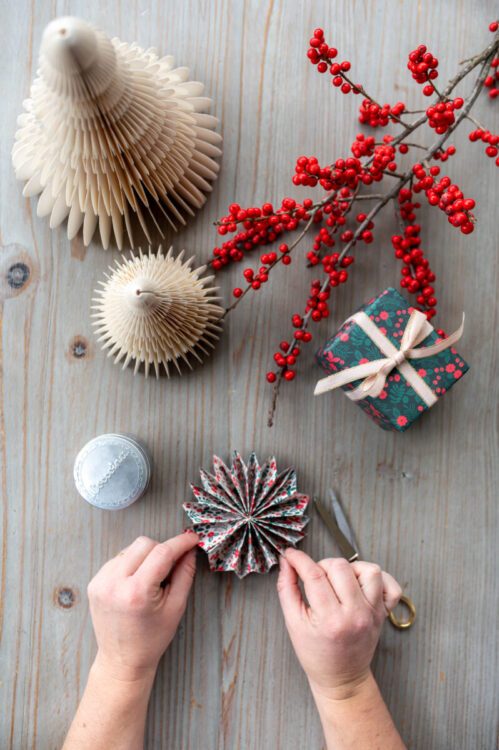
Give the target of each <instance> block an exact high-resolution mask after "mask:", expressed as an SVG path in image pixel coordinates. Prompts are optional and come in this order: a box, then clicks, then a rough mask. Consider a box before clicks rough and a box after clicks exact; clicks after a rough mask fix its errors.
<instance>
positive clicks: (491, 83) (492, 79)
mask: <svg viewBox="0 0 499 750" xmlns="http://www.w3.org/2000/svg"><path fill="white" fill-rule="evenodd" d="M491 25H492V24H491ZM490 67H491V71H490V73H489V75H488V76H487V78H486V79H485V81H484V82H483V85H484V86H486V87H487V88H488V89H490V90H489V96H490V98H491V99H495V98H496V97H497V96H498V95H499V88H498V87H497V83H496V81H497V79H499V69H498V67H499V57H494V59H493V60H492V63H491V66H490Z"/></svg>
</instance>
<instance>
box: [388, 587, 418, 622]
mask: <svg viewBox="0 0 499 750" xmlns="http://www.w3.org/2000/svg"><path fill="white" fill-rule="evenodd" d="M400 601H401V602H402V604H405V606H406V607H407V609H408V610H409V612H410V615H409V619H408V620H403V621H402V622H401V621H400V620H399V619H398V618H397V617H396V616H395V615H394V613H393V612H389V613H388V619H389V620H390V622H391V623H392V625H394V626H395V627H396V628H398V629H399V630H405V628H410V627H411V625H412V624H413V622H414V620H415V619H416V607H415V606H414V604H413V603H412V602H411V600H410V599H408V598H407V597H406V596H404V595H403V594H402V596H401V597H400Z"/></svg>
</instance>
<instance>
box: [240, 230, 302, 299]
mask: <svg viewBox="0 0 499 750" xmlns="http://www.w3.org/2000/svg"><path fill="white" fill-rule="evenodd" d="M279 252H280V253H282V257H281V262H282V264H283V265H285V266H289V264H290V263H291V256H290V255H289V248H288V246H287V245H286V244H285V243H283V244H282V245H279ZM278 257H279V256H278V255H277V253H274V252H271V253H264V254H263V255H262V256H261V257H260V263H261V264H262V266H261V268H260V269H259V271H258V273H255V272H254V271H253V269H252V268H245V269H244V271H243V276H244V278H245V279H246V281H247V282H248V284H249V285H250V286H251V287H252V288H253V289H254V290H255V291H257V290H258V289H260V287H261V285H262V284H265V282H266V281H268V280H269V273H270V270H271V268H272V267H273V266H274V265H275V264H276V263H277V260H278ZM232 294H233V295H234V297H241V296H242V294H243V290H242V289H241V288H240V287H236V288H235V289H234V290H233V292H232Z"/></svg>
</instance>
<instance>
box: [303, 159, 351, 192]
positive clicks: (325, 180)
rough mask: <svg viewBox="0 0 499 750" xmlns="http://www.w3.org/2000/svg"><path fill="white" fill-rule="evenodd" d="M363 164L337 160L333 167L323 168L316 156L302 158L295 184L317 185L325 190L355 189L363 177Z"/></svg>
mask: <svg viewBox="0 0 499 750" xmlns="http://www.w3.org/2000/svg"><path fill="white" fill-rule="evenodd" d="M362 172H363V170H362V164H361V163H360V161H359V160H358V159H353V158H352V157H349V158H348V159H337V160H336V162H335V163H334V165H333V166H332V167H321V166H320V165H319V163H318V161H317V158H316V157H315V156H311V157H309V158H308V157H306V156H300V157H299V158H298V159H297V162H296V167H295V174H294V175H293V183H294V184H295V185H307V186H309V187H315V185H317V183H319V184H320V185H321V187H323V188H324V190H339V189H340V188H341V187H343V186H346V187H349V188H352V189H353V188H355V187H356V186H357V183H358V181H359V179H360V178H361V177H362Z"/></svg>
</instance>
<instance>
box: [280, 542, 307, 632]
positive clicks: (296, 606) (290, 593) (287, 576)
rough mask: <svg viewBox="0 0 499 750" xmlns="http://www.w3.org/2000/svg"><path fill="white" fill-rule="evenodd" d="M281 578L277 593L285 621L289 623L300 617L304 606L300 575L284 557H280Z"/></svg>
mask: <svg viewBox="0 0 499 750" xmlns="http://www.w3.org/2000/svg"><path fill="white" fill-rule="evenodd" d="M279 568H280V570H279V578H278V579H277V593H278V594H279V601H280V603H281V608H282V612H283V614H284V619H285V620H287V621H290V620H292V619H293V618H296V617H298V616H299V615H300V614H301V612H302V608H303V606H304V602H303V599H302V595H301V591H300V587H299V586H298V575H297V573H296V570H295V569H294V568H293V567H292V566H291V565H290V564H289V562H288V561H287V560H286V558H285V557H284V555H281V556H280V557H279Z"/></svg>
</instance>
